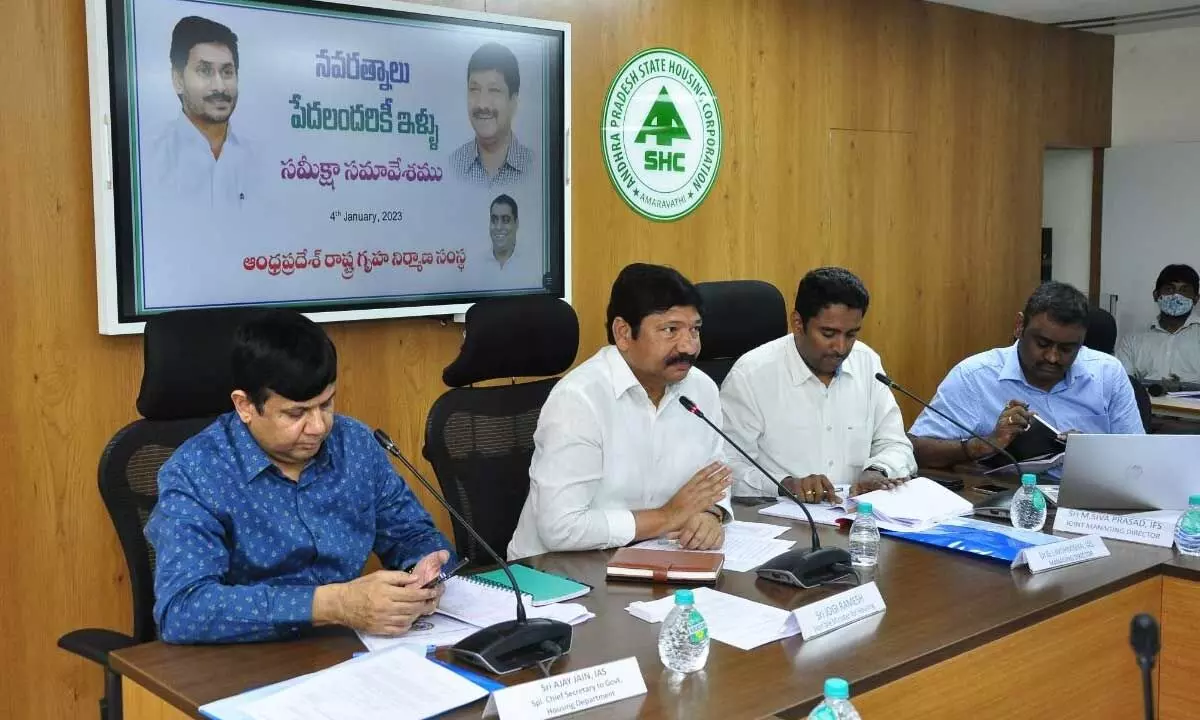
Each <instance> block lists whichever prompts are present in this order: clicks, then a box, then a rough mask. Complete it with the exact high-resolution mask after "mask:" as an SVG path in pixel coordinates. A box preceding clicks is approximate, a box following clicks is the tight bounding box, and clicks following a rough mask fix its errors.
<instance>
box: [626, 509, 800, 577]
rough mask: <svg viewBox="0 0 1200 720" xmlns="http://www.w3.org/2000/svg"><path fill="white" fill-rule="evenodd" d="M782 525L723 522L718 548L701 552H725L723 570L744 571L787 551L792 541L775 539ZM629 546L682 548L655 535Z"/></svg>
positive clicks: (663, 548) (736, 521) (785, 529)
mask: <svg viewBox="0 0 1200 720" xmlns="http://www.w3.org/2000/svg"><path fill="white" fill-rule="evenodd" d="M787 530H788V528H787V527H786V526H784V525H771V524H769V523H753V522H741V521H739V520H735V521H733V522H731V523H729V524H728V525H726V526H725V542H724V544H722V545H721V548H720V549H718V550H704V551H701V552H711V553H719V554H723V555H724V556H725V565H724V569H725V570H732V571H733V572H748V571H750V570H753V569H754V568H756V567H758V566H759V565H762V564H763V563H765V562H766V561H768V560H770V559H771V558H773V557H775V556H777V555H781V554H782V553H785V552H787V551H788V550H790V549H791V548H792V546H793V545H795V544H796V542H795V541H794V540H777V539H775V537H776V536H777V535H782V534H783V533H785V532H787ZM633 547H635V548H638V549H640V550H682V548H681V547H679V543H678V542H677V541H675V540H668V539H667V538H655V539H654V540H646V541H645V542H640V543H638V544H636V545H634V546H633Z"/></svg>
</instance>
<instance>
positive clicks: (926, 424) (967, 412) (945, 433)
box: [909, 343, 1145, 440]
mask: <svg viewBox="0 0 1200 720" xmlns="http://www.w3.org/2000/svg"><path fill="white" fill-rule="evenodd" d="M1009 400H1021V401H1023V402H1026V403H1028V404H1029V409H1030V410H1032V411H1033V412H1035V413H1037V414H1038V415H1040V416H1041V417H1042V418H1044V419H1045V420H1046V422H1048V423H1050V424H1051V425H1053V426H1054V427H1055V428H1057V429H1058V430H1059V431H1061V432H1069V431H1072V430H1078V431H1079V432H1083V433H1092V434H1107V433H1114V434H1124V435H1134V434H1141V433H1144V432H1145V429H1144V428H1143V427H1142V416H1141V415H1140V414H1139V412H1138V407H1137V401H1136V400H1135V399H1134V397H1133V387H1132V386H1131V385H1130V383H1129V376H1128V375H1126V374H1125V369H1124V368H1123V367H1121V363H1120V362H1118V361H1117V359H1116V358H1115V357H1113V356H1112V355H1108V354H1106V353H1102V352H1100V351H1098V350H1093V349H1091V348H1089V347H1081V348H1079V354H1078V355H1076V356H1075V362H1073V363H1071V367H1070V369H1069V370H1067V374H1066V377H1064V378H1063V379H1062V380H1059V381H1058V384H1057V385H1055V386H1054V387H1053V388H1052V389H1051V390H1050V392H1046V391H1045V390H1042V389H1040V388H1037V387H1034V386H1033V385H1030V384H1029V381H1028V380H1026V379H1025V373H1024V371H1022V370H1021V362H1020V360H1019V359H1018V357H1017V345H1016V343H1013V344H1012V345H1009V346H1007V347H1001V348H995V349H993V350H988V351H986V352H982V353H979V354H978V355H972V356H971V357H969V358H967V359H966V360H963V361H962V362H960V363H959V364H958V365H955V366H954V369H952V370H951V371H950V374H949V375H947V376H946V379H945V380H942V384H941V385H939V386H938V390H937V395H935V396H934V398H933V402H932V403H930V404H931V405H933V406H934V407H936V408H937V409H938V410H941V411H942V412H944V413H946V414H947V415H949V416H950V417H952V418H954V419H955V420H958V421H959V422H960V423H962V424H963V425H966V426H967V427H969V428H971V429H972V430H974V431H975V432H976V433H978V434H979V435H982V436H984V437H987V436H988V435H990V434H991V433H992V430H994V429H995V427H996V419H997V418H999V417H1000V413H1001V412H1002V411H1003V410H1004V406H1005V405H1006V404H1007V403H1008V401H1009ZM909 433H910V434H912V435H914V436H917V437H931V438H940V439H944V440H961V439H963V438H965V437H967V435H966V433H964V432H963V431H962V430H960V429H958V428H956V427H954V425H952V424H951V423H949V422H947V421H946V420H945V419H944V418H941V417H939V416H938V415H935V414H934V413H931V412H930V411H929V410H925V411H923V412H922V413H921V414H920V415H919V416H918V417H917V421H916V422H915V423H913V426H912V428H911V429H909Z"/></svg>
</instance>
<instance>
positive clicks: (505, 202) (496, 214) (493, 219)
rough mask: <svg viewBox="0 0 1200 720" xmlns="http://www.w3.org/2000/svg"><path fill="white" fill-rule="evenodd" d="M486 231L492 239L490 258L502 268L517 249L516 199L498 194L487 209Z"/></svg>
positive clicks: (518, 225)
mask: <svg viewBox="0 0 1200 720" xmlns="http://www.w3.org/2000/svg"><path fill="white" fill-rule="evenodd" d="M488 220H489V222H488V233H489V235H490V237H491V239H492V259H493V260H495V261H496V264H497V265H499V266H500V269H501V270H503V269H504V266H505V265H507V264H508V261H509V260H512V256H513V253H514V252H516V251H517V228H519V227H520V224H519V222H518V220H517V201H516V200H513V199H512V198H511V197H509V196H508V195H500V196H498V197H497V198H496V199H495V200H493V201H492V206H491V208H490V209H489V210H488Z"/></svg>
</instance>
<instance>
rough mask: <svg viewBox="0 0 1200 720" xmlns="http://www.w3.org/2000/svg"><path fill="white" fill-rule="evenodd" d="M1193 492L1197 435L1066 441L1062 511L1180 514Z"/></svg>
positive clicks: (1198, 475) (1198, 469) (1198, 459)
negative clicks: (1159, 511) (1177, 512)
mask: <svg viewBox="0 0 1200 720" xmlns="http://www.w3.org/2000/svg"><path fill="white" fill-rule="evenodd" d="M1197 493H1200V435H1079V434H1072V435H1069V436H1068V439H1067V455H1066V458H1065V459H1064V460H1063V471H1062V481H1061V489H1060V490H1059V496H1058V504H1059V505H1060V506H1062V507H1069V508H1079V509H1082V510H1182V509H1186V508H1187V506H1188V496H1189V495H1194V494H1197Z"/></svg>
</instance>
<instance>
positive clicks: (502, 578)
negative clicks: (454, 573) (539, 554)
mask: <svg viewBox="0 0 1200 720" xmlns="http://www.w3.org/2000/svg"><path fill="white" fill-rule="evenodd" d="M509 568H510V569H511V570H512V574H513V577H515V578H516V579H517V585H520V586H521V592H522V593H525V594H527V595H532V596H533V605H534V607H537V606H539V605H550V604H551V603H556V602H564V601H566V600H574V599H575V598H577V597H583V596H584V595H587V594H588V593H590V592H591V591H592V586H591V585H584V584H583V583H581V582H575V581H574V580H572V579H570V578H565V577H563V576H561V575H552V574H550V573H547V572H542V571H541V570H534V569H533V568H529V567H525V566H524V565H510V566H509ZM472 579H475V580H479V581H481V582H485V583H488V584H489V585H496V586H498V587H503V588H511V587H512V584H511V583H510V582H509V581H508V576H506V575H505V574H504V571H503V570H491V571H489V572H485V573H479V574H478V575H475V576H473V578H472Z"/></svg>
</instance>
